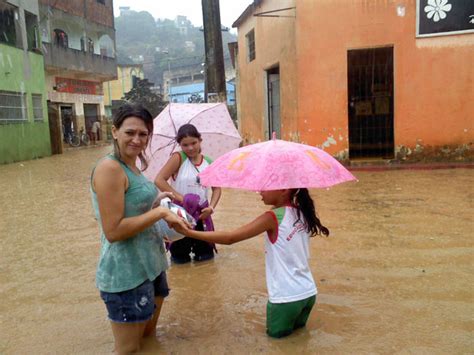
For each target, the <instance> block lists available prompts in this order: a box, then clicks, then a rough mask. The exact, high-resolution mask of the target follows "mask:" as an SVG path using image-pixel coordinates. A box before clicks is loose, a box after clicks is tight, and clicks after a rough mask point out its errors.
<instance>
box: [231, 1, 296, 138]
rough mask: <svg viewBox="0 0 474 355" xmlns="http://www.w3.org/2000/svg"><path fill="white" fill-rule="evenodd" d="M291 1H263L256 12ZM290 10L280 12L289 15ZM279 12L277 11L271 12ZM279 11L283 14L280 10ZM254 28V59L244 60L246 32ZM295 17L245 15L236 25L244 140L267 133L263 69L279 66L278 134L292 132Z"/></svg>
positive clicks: (272, 8)
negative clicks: (280, 130)
mask: <svg viewBox="0 0 474 355" xmlns="http://www.w3.org/2000/svg"><path fill="white" fill-rule="evenodd" d="M294 4H295V1H294V0H271V1H263V2H262V4H261V6H260V7H259V8H257V9H256V12H264V11H271V10H275V9H281V8H287V7H292V6H294ZM294 13H295V12H294V10H292V11H288V12H286V13H284V14H286V15H292V14H294ZM275 14H279V13H275ZM282 14H283V13H282ZM252 28H253V29H254V30H255V49H256V58H255V60H253V61H252V62H248V59H247V54H248V52H247V43H246V37H245V36H246V34H247V33H248V32H249V31H250V30H252ZM295 29H296V26H295V18H272V17H254V16H252V15H251V16H249V17H248V18H247V19H246V20H245V21H244V22H243V23H242V24H241V25H240V26H239V28H238V31H239V36H238V46H239V52H238V56H239V57H238V66H239V67H238V68H239V88H238V89H239V94H240V96H239V99H240V102H239V105H240V120H241V123H242V124H241V134H242V137H243V138H244V142H246V143H249V142H256V141H260V140H265V139H266V138H267V135H268V117H267V107H266V106H267V99H266V70H267V69H269V68H271V67H273V66H276V65H279V67H280V101H281V102H285V104H284V105H283V104H282V105H281V108H280V110H281V111H280V117H281V122H282V136H283V138H284V139H289V138H290V132H295V131H296V123H297V120H296V117H297V86H296V84H297V82H296V80H295V78H296V61H295V50H296V49H295Z"/></svg>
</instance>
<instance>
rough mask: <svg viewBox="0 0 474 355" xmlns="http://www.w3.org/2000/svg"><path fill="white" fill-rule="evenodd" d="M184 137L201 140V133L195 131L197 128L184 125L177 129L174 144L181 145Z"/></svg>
mask: <svg viewBox="0 0 474 355" xmlns="http://www.w3.org/2000/svg"><path fill="white" fill-rule="evenodd" d="M186 137H194V138H197V139H201V133H199V131H198V130H197V128H196V127H195V126H194V125H192V124H191V123H186V124H184V125H182V126H181V127H179V129H178V134H177V135H176V142H178V144H179V143H181V141H182V140H183V138H186Z"/></svg>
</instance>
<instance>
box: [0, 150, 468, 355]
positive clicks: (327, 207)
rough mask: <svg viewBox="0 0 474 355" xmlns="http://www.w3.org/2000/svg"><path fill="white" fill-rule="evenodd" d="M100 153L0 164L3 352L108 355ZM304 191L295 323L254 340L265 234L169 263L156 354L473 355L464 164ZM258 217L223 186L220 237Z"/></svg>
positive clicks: (251, 203)
mask: <svg viewBox="0 0 474 355" xmlns="http://www.w3.org/2000/svg"><path fill="white" fill-rule="evenodd" d="M108 151H110V148H109V147H97V148H93V149H84V150H77V151H70V152H67V153H66V154H63V155H60V156H53V157H49V158H45V159H40V160H34V161H27V162H22V163H14V164H10V165H3V166H0V186H1V189H0V202H1V204H2V206H3V208H2V209H1V210H0V252H1V254H0V255H1V257H0V269H1V273H0V298H1V300H2V302H0V354H49V353H58V354H70V353H74V354H76V353H79V354H91V353H93V354H101V353H110V352H111V351H112V348H113V336H112V333H111V329H110V325H109V321H108V320H107V318H106V310H105V307H104V305H103V303H102V301H101V299H100V297H99V293H98V291H97V289H96V288H95V268H96V263H97V260H98V253H99V231H98V226H97V223H96V221H95V219H94V216H93V212H92V208H91V203H90V194H89V180H90V172H91V169H92V168H93V166H94V165H95V162H96V161H97V160H98V159H99V158H100V157H102V156H103V155H105V154H106V153H107V152H108ZM354 174H355V175H356V176H357V178H358V179H359V182H357V183H347V184H344V185H341V186H336V187H334V188H332V189H330V190H312V196H313V197H314V199H315V202H316V205H317V209H318V212H319V216H320V218H321V221H322V222H323V224H324V225H326V226H327V227H328V228H329V229H330V232H331V235H330V237H329V238H321V237H316V238H313V239H312V240H311V252H312V258H311V265H312V271H313V275H314V278H315V280H316V282H317V284H318V289H319V294H318V300H317V305H316V307H315V309H314V310H313V312H312V314H311V316H310V319H309V322H308V325H307V327H306V329H301V330H298V331H297V332H296V333H295V334H293V335H291V336H289V337H287V338H284V339H280V340H274V339H271V338H268V337H267V336H266V335H265V307H266V302H267V292H266V286H265V265H264V243H263V242H264V239H263V236H262V237H258V238H253V239H251V240H248V241H245V242H241V243H239V244H235V245H232V246H218V249H219V254H218V255H217V256H216V258H215V260H213V261H209V262H203V263H192V264H186V265H172V266H171V268H170V269H169V274H168V280H169V283H170V287H171V289H172V290H171V294H170V296H169V298H167V300H166V301H165V303H164V306H163V310H162V314H161V317H160V320H159V326H158V331H157V337H156V339H147V340H146V341H145V344H144V348H143V352H144V353H150V354H153V353H156V354H158V353H160V354H163V353H164V354H189V353H198V354H201V353H202V354H209V353H210V354H222V353H226V354H242V353H247V354H253V353H272V354H280V353H282V354H284V353H292V354H314V353H318V354H332V353H383V354H407V353H410V354H415V353H416V354H419V353H422V354H446V353H450V354H451V353H456V354H460V353H461V354H462V353H471V352H472V350H473V349H474V338H473V336H472V334H473V331H474V322H473V314H474V303H473V299H474V290H473V287H472V285H473V284H474V277H473V271H474V255H473V250H474V249H473V246H474V245H473V238H472V237H473V231H474V222H473V218H472V211H473V207H474V206H473V205H474V203H473V200H474V188H473V186H474V185H473V182H474V170H472V169H447V170H397V171H380V172H367V171H356V172H354ZM266 209H268V207H266V206H264V205H263V203H262V202H261V201H260V197H259V195H257V194H255V193H251V192H245V191H238V190H224V192H223V197H222V200H221V202H220V203H219V205H218V207H217V208H216V213H215V224H216V228H217V229H233V228H236V227H238V226H240V225H242V224H244V223H246V222H249V221H251V220H252V219H253V218H254V217H255V216H257V215H258V214H259V213H262V212H263V211H265V210H266Z"/></svg>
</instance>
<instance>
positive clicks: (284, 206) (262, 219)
mask: <svg viewBox="0 0 474 355" xmlns="http://www.w3.org/2000/svg"><path fill="white" fill-rule="evenodd" d="M260 195H261V196H262V200H263V203H265V204H266V205H272V206H273V209H272V210H270V211H267V212H265V213H264V214H262V215H261V216H259V217H257V218H256V219H255V220H254V221H252V222H250V223H249V224H246V225H245V226H242V227H240V228H238V229H236V230H234V231H230V232H219V231H216V232H199V231H192V230H187V231H184V233H183V234H186V235H188V236H190V237H193V238H195V239H200V240H205V241H208V242H214V243H218V244H233V243H236V242H240V241H242V240H246V239H249V238H252V237H255V236H257V235H260V234H261V233H263V232H266V233H267V236H266V238H265V269H266V280H267V288H268V294H269V300H268V303H267V334H268V335H269V336H271V337H275V338H280V337H284V336H287V335H289V334H291V333H292V332H293V330H295V329H297V328H300V327H304V326H305V325H306V321H307V320H308V317H309V314H310V312H311V309H312V308H313V306H314V303H315V301H316V294H317V292H318V291H317V288H316V283H315V282H314V279H313V276H312V275H311V270H310V267H309V261H308V259H309V238H310V237H312V236H314V235H317V234H323V235H325V236H328V235H329V230H328V229H327V228H326V227H324V226H323V225H322V224H321V222H320V221H319V218H318V217H317V215H316V210H315V207H314V202H313V200H312V199H311V196H310V195H309V192H308V190H307V189H305V188H302V189H285V190H272V191H261V192H260Z"/></svg>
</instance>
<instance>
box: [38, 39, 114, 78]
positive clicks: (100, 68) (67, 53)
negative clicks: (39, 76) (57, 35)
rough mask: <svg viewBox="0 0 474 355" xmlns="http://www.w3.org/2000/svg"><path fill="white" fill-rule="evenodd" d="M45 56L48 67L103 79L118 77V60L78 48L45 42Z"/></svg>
mask: <svg viewBox="0 0 474 355" xmlns="http://www.w3.org/2000/svg"><path fill="white" fill-rule="evenodd" d="M43 56H44V62H45V65H46V67H55V68H60V69H66V70H71V71H78V72H85V73H87V74H93V75H96V76H97V77H98V78H101V79H102V80H113V79H116V78H117V60H116V58H110V57H106V56H102V55H98V54H93V53H90V52H84V51H80V50H77V49H72V48H65V47H61V46H58V45H55V44H51V43H46V42H43Z"/></svg>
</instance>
